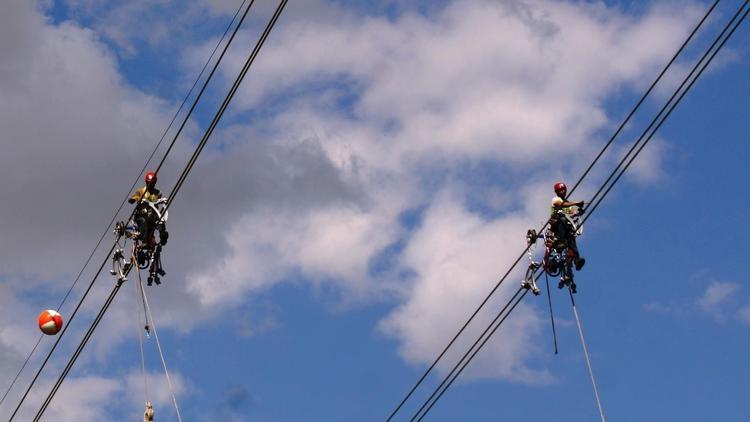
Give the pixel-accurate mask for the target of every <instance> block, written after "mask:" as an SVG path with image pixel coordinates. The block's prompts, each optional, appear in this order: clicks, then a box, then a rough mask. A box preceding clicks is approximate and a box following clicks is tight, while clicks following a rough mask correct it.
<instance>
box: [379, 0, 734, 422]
mask: <svg viewBox="0 0 750 422" xmlns="http://www.w3.org/2000/svg"><path fill="white" fill-rule="evenodd" d="M719 1H720V0H716V1H715V2H714V3H713V4H712V5H711V7H710V8H709V9H708V10H707V11H706V13H705V14H704V15H703V17H702V18H701V20H700V21H699V22H698V24H697V25H696V26H695V28H693V30H692V31H691V32H690V34H689V35H688V37H687V39H686V40H685V41H684V42H683V43H682V45H681V46H680V48H679V49H678V50H677V52H676V53H675V54H674V55H673V56H672V58H671V59H670V60H669V62H668V63H667V65H666V66H665V67H664V68H663V69H662V71H661V72H660V73H659V75H658V76H657V77H656V79H655V80H654V82H653V83H652V84H651V86H650V87H649V88H648V90H647V91H646V92H645V93H644V94H643V95H642V96H641V98H640V100H639V101H638V102H637V103H636V104H635V106H634V107H633V108H632V109H631V110H630V112H629V113H628V115H627V116H626V117H625V119H624V120H623V122H622V123H621V124H620V126H619V127H618V129H617V130H616V131H615V133H614V134H613V135H612V137H611V138H610V139H609V141H608V142H607V143H606V144H605V146H604V147H603V148H602V149H601V151H600V152H599V154H597V156H596V158H594V160H593V161H592V163H591V164H590V165H589V166H588V168H587V169H586V170H585V171H584V173H583V175H582V176H581V177H580V178H579V179H578V181H577V182H576V183H575V185H574V186H573V188H572V189H571V190H570V193H571V194H572V193H573V192H574V191H575V190H576V188H577V187H578V186H579V185H580V184H581V182H582V181H583V179H584V178H585V177H586V176H587V175H588V174H589V172H590V171H591V169H592V168H593V166H594V165H595V164H596V163H597V161H598V160H599V159H600V158H601V157H602V155H603V154H604V152H605V151H606V150H607V149H608V148H609V146H610V145H611V144H612V142H613V141H614V140H615V138H616V137H617V136H618V135H619V134H620V132H621V131H622V129H623V128H624V127H625V126H626V125H627V123H628V122H629V121H630V119H631V118H632V117H633V115H634V114H635V112H636V111H637V110H638V109H639V108H640V106H641V104H642V103H643V102H644V100H645V99H646V97H648V95H650V93H651V92H652V91H653V89H654V87H655V86H656V84H657V83H658V82H659V81H660V80H661V79H662V77H663V76H664V74H665V73H666V72H667V70H668V69H669V68H670V67H671V66H672V65H673V64H674V62H675V60H676V59H677V57H678V56H679V55H680V54H682V52H683V50H684V49H685V47H686V46H687V45H688V44H689V43H690V41H691V40H692V38H693V37H694V36H695V34H696V33H697V32H698V30H699V29H700V28H701V26H703V24H704V22H705V21H706V20H707V19H708V17H709V16H710V15H711V13H712V12H713V11H714V9H715V7H716V5H717V4H718V3H719ZM546 227H547V223H545V224H544V225H543V226H542V228H541V229H540V230H539V232H541V231H543V230H544V228H546ZM528 249H529V247H528V246H527V247H526V249H524V251H523V252H522V253H521V255H520V256H519V257H518V258H516V260H515V261H514V262H513V264H512V265H511V267H510V269H508V271H506V272H505V274H504V275H503V276H502V277H501V278H500V281H498V282H497V284H495V286H494V287H493V288H492V290H491V291H490V292H489V294H488V295H487V296H486V297H485V298H484V300H482V302H481V303H480V304H479V306H478V307H477V309H476V310H475V311H474V312H473V313H472V314H471V316H469V319H467V320H466V322H465V323H464V324H463V326H462V327H461V328H460V329H459V330H458V332H457V333H456V335H455V336H453V338H452V339H451V340H450V342H448V344H447V345H446V346H445V348H443V350H442V351H441V352H440V354H439V355H438V357H437V358H436V359H435V360H434V361H433V362H432V364H431V365H430V366H429V368H427V370H426V371H425V372H424V373H423V374H422V376H421V377H420V378H419V380H417V382H416V383H415V384H414V386H412V388H411V389H410V390H409V392H408V393H407V394H406V396H405V397H404V398H403V399H402V400H401V402H400V403H399V404H398V405H397V406H396V408H395V409H394V410H393V411H392V412H391V414H390V415H389V416H388V419H387V420H386V422H389V421H390V420H391V419H393V417H394V416H395V415H396V414H397V413H398V412H399V410H401V408H402V407H403V406H404V404H405V403H406V401H407V400H409V398H410V397H411V396H412V395H413V394H414V392H415V391H416V390H417V388H419V386H420V385H421V384H422V382H423V381H424V380H425V379H426V378H427V376H428V375H429V374H430V372H432V370H433V369H434V368H435V366H437V364H438V362H439V361H440V360H441V359H442V358H443V357H444V356H445V354H446V353H447V352H448V349H450V348H451V347H452V346H453V344H454V343H455V342H456V340H457V339H458V337H460V336H461V334H462V333H463V332H464V331H465V330H466V327H468V325H469V324H470V323H471V321H473V320H474V318H475V317H476V315H477V314H478V313H479V311H480V310H481V309H482V308H483V307H484V306H485V305H486V304H487V302H488V301H489V299H490V297H492V296H493V295H494V294H495V292H496V291H497V289H498V288H499V287H500V285H501V284H502V283H503V282H504V281H505V279H506V278H507V277H508V276H509V275H510V273H511V271H513V269H514V268H515V267H516V265H518V263H519V262H520V261H521V259H523V257H524V255H525V254H526V252H527V251H528Z"/></svg>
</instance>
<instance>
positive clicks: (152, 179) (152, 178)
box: [143, 171, 156, 183]
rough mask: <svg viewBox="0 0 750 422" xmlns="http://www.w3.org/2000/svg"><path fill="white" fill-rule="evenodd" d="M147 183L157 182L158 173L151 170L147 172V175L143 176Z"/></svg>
mask: <svg viewBox="0 0 750 422" xmlns="http://www.w3.org/2000/svg"><path fill="white" fill-rule="evenodd" d="M143 179H144V180H145V181H146V183H156V173H154V172H153V171H150V172H148V173H146V177H144V178H143Z"/></svg>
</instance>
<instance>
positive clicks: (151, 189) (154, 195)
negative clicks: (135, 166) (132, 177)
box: [128, 171, 169, 245]
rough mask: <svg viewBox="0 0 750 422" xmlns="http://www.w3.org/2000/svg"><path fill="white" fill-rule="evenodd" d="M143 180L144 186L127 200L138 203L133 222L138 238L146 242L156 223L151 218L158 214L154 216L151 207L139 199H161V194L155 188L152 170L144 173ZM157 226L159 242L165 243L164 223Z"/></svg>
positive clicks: (154, 177) (152, 200) (154, 200)
mask: <svg viewBox="0 0 750 422" xmlns="http://www.w3.org/2000/svg"><path fill="white" fill-rule="evenodd" d="M144 180H145V181H146V186H144V187H142V188H139V189H137V190H136V191H135V193H133V195H131V196H130V198H129V199H128V202H129V203H131V204H134V203H136V202H137V203H138V204H139V205H138V206H137V208H136V211H135V214H134V216H133V222H134V223H135V225H136V230H137V231H138V240H140V241H141V242H146V243H148V242H150V241H151V240H152V238H153V231H154V228H155V227H154V225H155V224H156V221H153V220H155V219H156V218H158V216H156V215H155V213H153V212H151V209H150V208H149V207H148V206H144V205H141V201H148V202H151V203H154V202H156V201H158V200H159V199H161V197H162V196H161V192H160V191H159V189H156V180H157V178H156V173H154V172H153V171H149V172H148V173H146V176H145V177H144ZM158 228H159V243H160V244H162V245H166V244H167V238H168V237H169V233H167V230H166V227H164V224H160V225H159V227H158Z"/></svg>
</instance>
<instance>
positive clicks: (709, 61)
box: [583, 0, 750, 223]
mask: <svg viewBox="0 0 750 422" xmlns="http://www.w3.org/2000/svg"><path fill="white" fill-rule="evenodd" d="M747 4H748V0H745V1H744V2H743V3H742V5H741V6H740V7H739V9H738V10H737V12H736V13H735V14H734V16H733V17H732V20H731V21H730V23H729V24H728V26H726V27H724V30H722V31H721V34H719V37H717V38H716V39H715V40H714V42H713V44H711V48H713V47H714V46H715V45H716V43H717V42H718V41H719V39H720V38H721V36H722V35H724V33H725V32H726V31H727V29H728V28H729V25H731V23H732V22H734V20H735V19H737V17H738V16H739V14H740V13H742V10H743V9H745V7H746V6H747ZM748 13H750V8H748V9H747V10H745V13H744V14H742V16H741V17H740V19H739V20H738V21H737V24H736V25H734V27H733V28H732V29H731V31H730V32H729V33H728V34H727V36H726V37H725V38H724V39H723V40H722V41H721V44H719V46H718V47H717V48H716V49H715V50H714V52H713V53H712V54H711V56H710V57H708V60H707V61H706V63H705V64H704V65H703V67H701V68H700V70H698V73H697V74H696V75H695V77H694V78H693V79H692V81H690V83H689V84H688V86H687V87H686V88H685V89H684V90H683V91H682V93H681V94H680V96H679V97H678V98H677V99H676V100H675V101H674V102H673V103H672V104H671V106H669V110H668V111H667V112H666V114H665V115H664V116H663V118H662V119H661V121H659V123H658V124H656V126H654V128H653V130H652V131H651V133H650V134H649V135H648V137H647V138H646V139H645V141H643V143H642V144H641V145H640V146H638V149H637V150H636V151H635V154H633V156H632V157H630V159H629V161H628V162H627V164H626V165H625V167H624V168H622V170H621V171H620V173H619V174H618V175H617V177H616V178H615V179H614V180H613V181H612V183H611V184H610V185H609V187H608V188H607V189H606V190H605V191H604V193H603V194H602V196H601V198H599V199H598V200H597V202H596V204H594V205H593V207H592V208H591V210H590V211H589V213H588V215H587V216H586V217H585V218H584V219H583V223H585V222H586V220H587V219H588V218H589V216H591V214H592V213H593V212H594V211H596V209H597V208H598V207H599V204H601V202H602V200H604V198H605V197H606V196H607V194H609V192H610V191H611V190H612V187H613V186H614V185H615V184H616V183H617V182H618V181H619V180H620V178H621V177H622V175H623V174H625V171H626V170H627V169H628V168H629V167H630V165H631V164H632V163H633V161H634V160H635V158H636V157H637V156H638V154H640V153H641V151H643V148H644V147H645V146H646V145H647V144H648V143H649V141H651V139H652V138H653V136H654V134H656V132H657V131H658V130H659V128H661V125H662V124H664V122H665V121H666V120H667V118H668V117H669V116H670V114H672V111H674V109H675V108H676V107H677V105H678V104H679V103H680V101H682V99H683V98H684V97H685V94H687V92H688V91H689V90H690V88H692V86H693V84H695V82H696V81H697V80H698V78H699V77H700V76H701V75H702V74H703V72H704V71H705V70H706V68H707V67H708V65H709V64H711V61H713V59H714V57H716V55H717V54H718V53H719V51H721V49H722V47H724V44H726V42H727V41H729V38H730V37H731V36H732V35H733V34H734V32H735V31H736V30H737V28H738V27H739V26H740V25H741V24H742V22H743V21H744V20H745V18H746V17H747V15H748ZM707 55H708V51H707V52H706V54H704V55H703V57H701V60H700V61H699V62H698V64H700V62H702V61H703V60H704V59H705V58H706V57H707ZM698 64H696V66H695V67H693V69H692V70H691V71H690V73H689V74H688V76H687V77H686V78H685V80H683V82H682V83H681V84H680V88H682V87H683V86H684V85H685V83H686V82H687V80H688V79H689V78H690V77H691V76H692V75H693V73H695V71H696V69H697V68H698ZM676 93H677V92H675V94H676ZM674 97H675V95H674V94H673V95H672V97H671V98H670V101H671V100H672V99H674ZM668 104H669V102H667V104H665V106H664V107H663V108H662V110H661V111H660V114H661V112H663V111H664V110H665V109H666V108H667V105H668ZM655 121H656V119H655V120H654V121H652V122H651V125H649V128H650V127H651V126H652V125H653V124H654V123H655ZM644 135H645V132H644V133H643V134H641V138H643V136H644ZM641 138H639V139H638V141H640V140H641ZM637 144H638V142H636V144H634V145H633V147H631V149H630V150H629V151H628V153H627V154H626V155H625V157H624V158H623V160H621V162H620V165H621V164H622V163H623V162H624V160H625V159H627V157H628V156H629V155H630V153H631V152H633V150H634V149H635V147H636V146H637ZM620 165H618V168H619V167H620ZM615 170H617V168H616V169H615ZM614 173H615V172H614V171H613V172H612V174H610V177H609V178H607V181H609V180H610V178H611V177H612V175H614ZM605 184H606V183H605ZM600 191H601V188H600V190H599V191H597V195H598V194H599V192H600ZM592 203H593V201H592Z"/></svg>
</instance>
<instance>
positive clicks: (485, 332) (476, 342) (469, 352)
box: [410, 287, 528, 421]
mask: <svg viewBox="0 0 750 422" xmlns="http://www.w3.org/2000/svg"><path fill="white" fill-rule="evenodd" d="M522 290H524V289H523V287H521V288H519V289H518V290H516V293H515V294H514V295H513V296H512V297H511V298H510V299H509V300H508V303H506V304H505V306H503V307H502V309H500V312H498V314H497V316H496V317H495V319H493V320H492V322H490V325H488V326H487V328H486V329H485V330H484V331H483V332H482V334H480V335H479V339H478V340H477V341H475V342H474V344H472V345H471V347H469V350H467V351H466V353H464V355H463V356H461V359H459V361H458V363H456V364H455V365H454V366H453V369H451V371H450V372H449V373H448V375H446V376H445V378H444V379H443V381H442V382H441V383H440V385H438V386H437V388H436V389H435V390H434V391H433V392H432V394H430V397H428V398H427V400H425V402H424V404H422V407H420V408H419V410H417V412H416V413H415V414H414V416H412V418H411V419H410V420H411V421H414V420H415V419H416V418H417V416H418V415H419V414H420V413H421V412H422V411H423V410H424V408H425V407H427V404H428V403H430V401H431V400H432V399H433V398H434V397H435V395H436V394H437V393H438V391H439V390H440V389H441V388H442V387H443V386H444V385H445V383H446V382H448V379H449V378H450V377H451V376H453V374H454V373H455V372H456V371H458V367H459V366H460V365H461V363H463V362H464V360H466V358H467V357H468V356H469V354H471V352H472V350H474V348H475V347H476V346H477V344H478V343H479V342H480V341H481V339H482V338H484V336H485V335H487V332H489V331H490V330H491V329H492V326H493V325H494V324H495V323H496V322H497V320H498V319H500V316H502V315H503V314H504V313H505V311H506V310H507V309H508V307H509V306H510V305H511V303H512V302H513V301H514V300H515V299H516V297H517V296H518V295H520V294H521V293H522V292H521V291H522ZM527 291H528V290H527Z"/></svg>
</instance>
